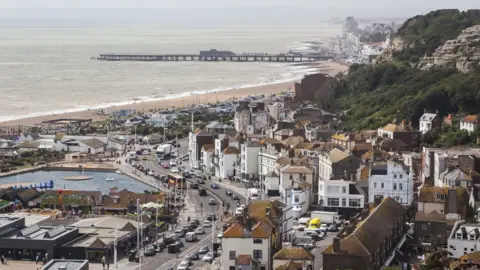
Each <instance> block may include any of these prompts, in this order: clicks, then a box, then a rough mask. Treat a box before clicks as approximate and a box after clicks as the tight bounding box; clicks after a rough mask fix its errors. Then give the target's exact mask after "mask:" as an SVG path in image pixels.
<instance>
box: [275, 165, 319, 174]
mask: <svg viewBox="0 0 480 270" xmlns="http://www.w3.org/2000/svg"><path fill="white" fill-rule="evenodd" d="M285 167H286V168H284V169H283V170H282V172H284V173H313V170H312V169H310V168H309V167H307V166H305V165H287V166H285Z"/></svg>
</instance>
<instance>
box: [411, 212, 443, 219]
mask: <svg viewBox="0 0 480 270" xmlns="http://www.w3.org/2000/svg"><path fill="white" fill-rule="evenodd" d="M446 219H447V215H444V214H440V213H437V212H436V211H434V212H432V213H430V214H425V213H422V212H417V213H416V214H415V221H445V220H446Z"/></svg>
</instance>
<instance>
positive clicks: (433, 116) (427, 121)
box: [419, 111, 441, 134]
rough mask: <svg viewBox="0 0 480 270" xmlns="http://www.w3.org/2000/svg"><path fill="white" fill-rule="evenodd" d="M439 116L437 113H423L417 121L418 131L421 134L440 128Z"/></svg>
mask: <svg viewBox="0 0 480 270" xmlns="http://www.w3.org/2000/svg"><path fill="white" fill-rule="evenodd" d="M440 123H441V121H440V116H439V115H438V111H437V112H435V113H427V112H425V113H424V114H423V115H422V116H421V117H420V120H419V130H420V132H422V134H425V133H427V132H428V131H430V130H432V129H434V128H438V127H440Z"/></svg>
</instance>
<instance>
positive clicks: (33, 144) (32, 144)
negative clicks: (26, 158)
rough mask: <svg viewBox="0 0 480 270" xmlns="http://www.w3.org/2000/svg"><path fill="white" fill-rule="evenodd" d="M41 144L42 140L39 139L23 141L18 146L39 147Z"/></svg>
mask: <svg viewBox="0 0 480 270" xmlns="http://www.w3.org/2000/svg"><path fill="white" fill-rule="evenodd" d="M39 146H40V142H37V141H23V142H21V143H20V144H19V145H18V148H30V149H37V148H38V147H39Z"/></svg>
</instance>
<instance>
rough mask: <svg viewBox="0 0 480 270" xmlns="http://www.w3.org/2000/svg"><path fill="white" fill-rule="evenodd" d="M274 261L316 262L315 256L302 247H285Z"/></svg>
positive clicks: (274, 257)
mask: <svg viewBox="0 0 480 270" xmlns="http://www.w3.org/2000/svg"><path fill="white" fill-rule="evenodd" d="M273 259H274V260H314V259H315V255H313V254H312V253H310V252H308V251H306V250H305V249H304V248H300V247H285V248H282V249H281V250H280V251H279V252H277V253H275V255H273Z"/></svg>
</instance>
